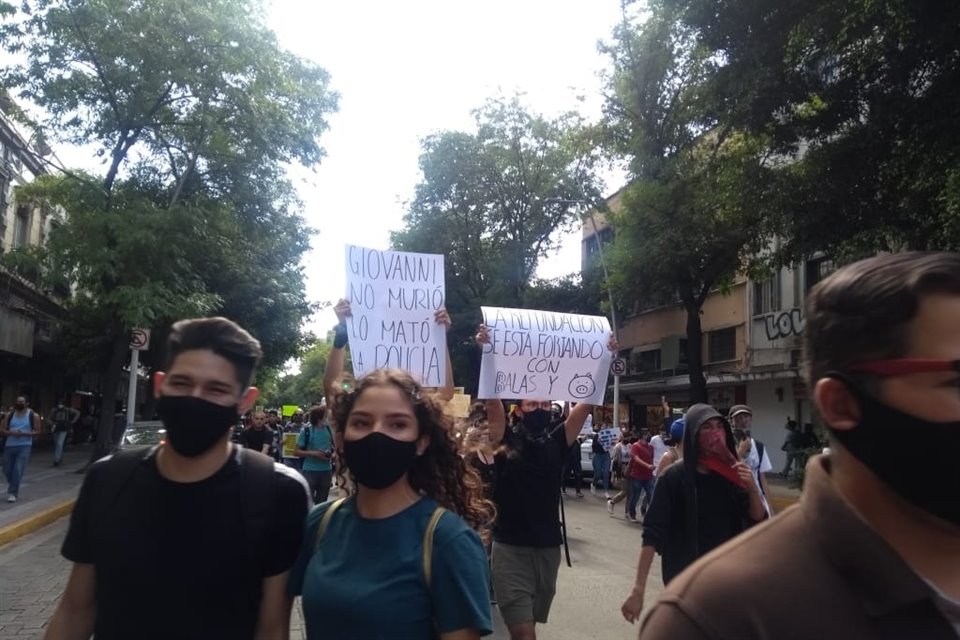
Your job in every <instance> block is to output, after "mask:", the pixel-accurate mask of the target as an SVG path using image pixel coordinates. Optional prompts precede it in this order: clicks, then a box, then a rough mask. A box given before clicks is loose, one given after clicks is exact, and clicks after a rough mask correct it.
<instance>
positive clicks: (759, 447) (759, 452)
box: [754, 440, 767, 496]
mask: <svg viewBox="0 0 960 640" xmlns="http://www.w3.org/2000/svg"><path fill="white" fill-rule="evenodd" d="M754 442H756V443H757V455H758V456H760V461H759V462H758V463H757V484H758V485H760V493H761V494H763V495H764V496H766V495H767V494H766V493H764V491H763V482H762V481H761V478H760V469H762V468H763V451H764V449H763V443H762V442H760V441H759V440H754Z"/></svg>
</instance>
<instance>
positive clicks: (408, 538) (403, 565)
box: [288, 498, 493, 640]
mask: <svg viewBox="0 0 960 640" xmlns="http://www.w3.org/2000/svg"><path fill="white" fill-rule="evenodd" d="M330 504H331V502H325V503H324V504H321V505H319V506H317V507H315V508H314V509H313V511H312V512H311V513H310V515H309V516H308V517H307V531H306V536H305V538H304V543H303V548H302V549H301V550H300V556H299V557H298V558H297V562H296V564H294V566H293V568H292V569H291V570H290V582H289V584H288V591H289V593H290V595H291V596H297V595H302V596H303V615H304V619H305V621H306V625H307V638H311V639H315V638H323V639H324V640H339V639H342V640H348V639H349V640H357V639H360V638H362V639H363V640H376V639H379V638H384V639H387V638H389V639H406V638H410V639H414V638H416V639H417V640H419V639H421V638H432V637H434V635H435V630H436V631H439V632H440V633H447V632H451V631H457V630H459V629H477V630H479V631H480V634H481V635H488V634H490V633H492V630H493V624H492V619H491V613H490V588H489V583H490V572H489V568H488V565H487V556H486V553H485V552H484V549H483V544H482V543H481V542H480V536H478V535H477V533H476V532H475V531H473V530H472V529H470V527H468V526H467V524H466V523H465V522H464V521H463V519H462V518H460V517H459V516H457V515H456V514H454V513H452V512H447V513H444V515H443V517H442V518H440V522H439V523H438V525H437V528H436V531H435V532H434V537H433V556H432V562H431V567H432V569H431V571H432V577H431V585H430V590H429V592H428V591H427V588H426V585H425V584H424V575H423V534H424V532H425V531H426V530H427V526H428V525H429V522H430V517H431V516H432V515H433V511H434V509H435V508H436V506H437V503H436V502H435V501H434V500H432V499H430V498H421V499H420V500H419V501H417V502H416V503H415V504H413V505H411V506H409V507H408V508H406V509H404V510H403V511H401V512H400V513H398V514H396V515H394V516H391V517H389V518H383V519H379V520H368V519H365V518H362V517H360V515H359V514H358V513H357V509H356V503H355V501H354V499H352V498H351V499H348V500H347V501H346V502H344V503H343V504H342V505H341V506H340V507H339V508H338V509H337V511H336V513H334V514H333V517H332V518H331V519H330V522H329V523H328V525H327V530H326V533H325V534H324V537H323V542H322V543H321V544H320V548H319V550H317V552H316V553H314V547H315V545H316V537H317V527H318V525H319V523H320V519H321V518H322V517H323V514H324V512H325V511H326V510H327V508H328V507H329V506H330ZM434 622H436V627H434Z"/></svg>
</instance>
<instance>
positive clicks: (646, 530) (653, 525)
mask: <svg viewBox="0 0 960 640" xmlns="http://www.w3.org/2000/svg"><path fill="white" fill-rule="evenodd" d="M682 482H683V466H682V465H679V466H678V465H674V466H671V467H667V469H666V471H664V472H663V475H662V476H661V477H660V478H659V480H658V481H657V488H656V490H655V491H654V492H653V500H652V501H651V502H650V508H649V509H647V513H646V515H645V516H643V544H644V546H652V547H653V548H655V549H656V550H657V553H659V554H660V555H663V549H664V546H665V545H666V543H667V541H668V540H669V539H670V536H671V531H670V522H671V521H672V519H673V514H674V512H675V511H676V510H679V509H683V503H682V498H683V486H682Z"/></svg>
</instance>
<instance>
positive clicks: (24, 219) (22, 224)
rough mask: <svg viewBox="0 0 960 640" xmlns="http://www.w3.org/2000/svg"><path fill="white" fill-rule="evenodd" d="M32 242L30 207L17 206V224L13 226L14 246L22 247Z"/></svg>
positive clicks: (15, 247)
mask: <svg viewBox="0 0 960 640" xmlns="http://www.w3.org/2000/svg"><path fill="white" fill-rule="evenodd" d="M29 242H30V207H28V206H26V205H23V204H22V205H20V206H19V207H17V215H16V219H15V225H14V227H13V248H14V249H20V248H21V247H25V246H27V244H29Z"/></svg>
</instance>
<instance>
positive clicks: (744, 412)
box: [730, 404, 773, 516]
mask: <svg viewBox="0 0 960 640" xmlns="http://www.w3.org/2000/svg"><path fill="white" fill-rule="evenodd" d="M730 423H731V424H732V425H733V439H734V440H736V441H737V453H738V454H739V455H740V459H741V460H743V462H744V464H746V465H747V466H748V467H750V471H752V472H753V477H754V479H755V480H756V482H757V486H758V487H759V488H760V498H761V499H762V500H763V508H764V509H765V510H766V512H767V515H771V516H772V515H773V511H772V510H771V509H770V500H769V497H768V496H769V495H770V487H769V486H768V485H767V473H768V472H770V471H772V470H773V463H772V462H770V455H769V454H768V453H767V447H766V446H765V445H764V444H763V443H762V442H760V441H759V440H756V439H754V437H753V410H752V409H751V408H750V407H748V406H747V405H745V404H737V405H734V406H732V407H730Z"/></svg>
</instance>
